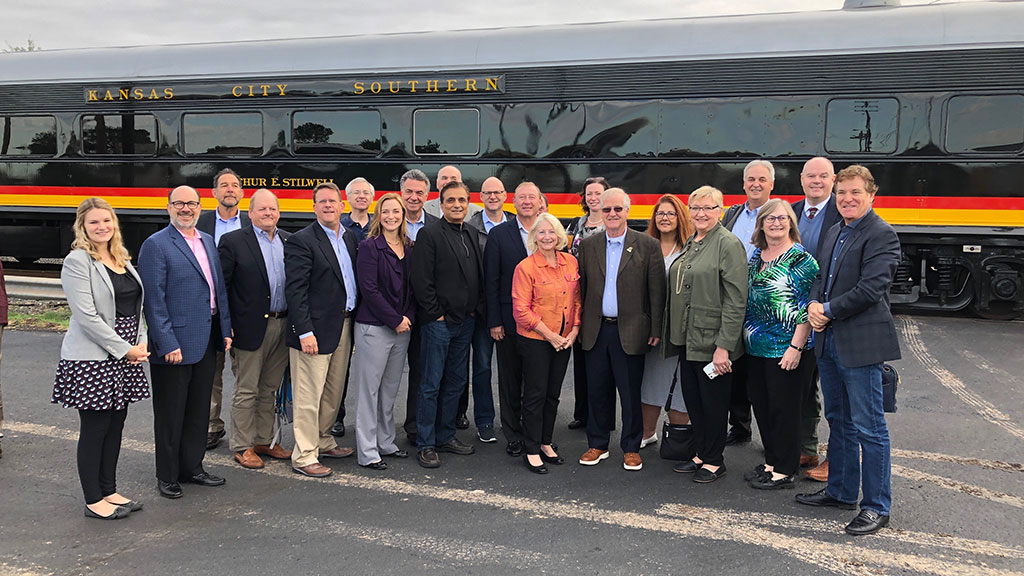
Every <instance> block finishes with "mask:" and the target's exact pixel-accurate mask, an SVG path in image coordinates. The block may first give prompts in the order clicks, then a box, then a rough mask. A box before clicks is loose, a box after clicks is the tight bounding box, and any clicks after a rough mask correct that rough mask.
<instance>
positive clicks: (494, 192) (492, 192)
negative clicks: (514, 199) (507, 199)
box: [480, 190, 505, 196]
mask: <svg viewBox="0 0 1024 576" xmlns="http://www.w3.org/2000/svg"><path fill="white" fill-rule="evenodd" d="M504 193H505V191H504V190H488V191H486V192H481V193H480V195H481V196H501V195H502V194H504Z"/></svg>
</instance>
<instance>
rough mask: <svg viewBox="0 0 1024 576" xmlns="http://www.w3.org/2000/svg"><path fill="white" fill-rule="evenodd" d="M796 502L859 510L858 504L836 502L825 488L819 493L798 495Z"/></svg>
mask: <svg viewBox="0 0 1024 576" xmlns="http://www.w3.org/2000/svg"><path fill="white" fill-rule="evenodd" d="M796 501H797V502H799V503H801V504H806V505H808V506H833V507H835V508H839V509H840V510H856V509H857V505H856V504H850V503H847V502H843V501H842V500H836V499H835V498H833V497H831V496H829V495H828V494H827V493H826V492H825V488H822V489H821V490H818V491H817V492H811V493H810V494H797V495H796Z"/></svg>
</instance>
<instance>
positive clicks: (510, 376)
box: [494, 329, 523, 442]
mask: <svg viewBox="0 0 1024 576" xmlns="http://www.w3.org/2000/svg"><path fill="white" fill-rule="evenodd" d="M518 340H519V335H518V334H516V333H515V331H512V332H509V331H508V329H506V330H505V338H504V339H502V340H499V341H498V342H495V343H494V347H495V348H497V349H498V406H499V411H500V412H501V432H502V434H504V435H505V440H506V441H507V442H516V441H520V440H522V439H523V360H522V358H521V357H520V356H519V347H518V345H517V342H518Z"/></svg>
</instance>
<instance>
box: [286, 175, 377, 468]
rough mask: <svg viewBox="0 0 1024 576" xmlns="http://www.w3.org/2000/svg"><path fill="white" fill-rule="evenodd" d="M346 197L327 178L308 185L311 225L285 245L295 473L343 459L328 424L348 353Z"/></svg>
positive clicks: (352, 293) (352, 286) (351, 296)
mask: <svg viewBox="0 0 1024 576" xmlns="http://www.w3.org/2000/svg"><path fill="white" fill-rule="evenodd" d="M344 210H345V202H344V200H342V199H341V191H340V190H339V189H338V186H337V185H335V184H334V183H332V182H324V183H322V184H319V185H318V186H317V187H316V188H314V189H313V212H314V213H315V214H316V222H314V223H312V224H310V225H309V226H306V227H305V228H303V229H302V230H299V231H298V232H296V233H295V234H292V236H291V238H289V239H288V242H287V243H285V246H284V255H285V265H284V266H285V276H286V278H287V280H286V284H285V295H286V298H287V301H288V322H289V323H290V324H291V326H290V329H289V330H288V331H287V335H286V338H285V342H286V343H287V345H288V348H290V350H289V351H288V358H289V362H290V364H291V376H292V399H293V403H294V415H295V418H294V421H293V423H292V428H293V430H294V433H295V448H294V449H293V450H292V470H294V471H295V472H296V473H298V474H303V475H305V476H312V477H315V478H321V477H324V476H327V475H329V474H331V469H330V468H327V467H326V466H324V465H322V464H321V463H320V458H346V457H348V456H351V455H352V453H353V450H352V449H351V448H342V447H340V446H338V443H337V441H335V439H334V436H332V435H331V427H332V426H333V425H334V422H335V420H336V419H337V417H338V405H339V403H340V402H341V397H342V395H343V394H344V392H345V377H346V376H347V374H348V365H349V358H350V357H351V354H352V312H353V311H354V310H355V308H356V304H357V298H358V296H359V291H358V287H357V285H356V271H355V270H356V269H355V264H356V237H355V235H354V234H353V233H352V232H351V231H349V230H346V229H345V227H344V226H342V225H341V214H342V212H344Z"/></svg>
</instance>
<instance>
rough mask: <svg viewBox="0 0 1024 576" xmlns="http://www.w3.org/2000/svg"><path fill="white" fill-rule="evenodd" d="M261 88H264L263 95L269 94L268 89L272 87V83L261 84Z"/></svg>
mask: <svg viewBox="0 0 1024 576" xmlns="http://www.w3.org/2000/svg"><path fill="white" fill-rule="evenodd" d="M260 88H261V89H262V90H263V95H264V96H266V95H267V90H269V89H270V84H260Z"/></svg>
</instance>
